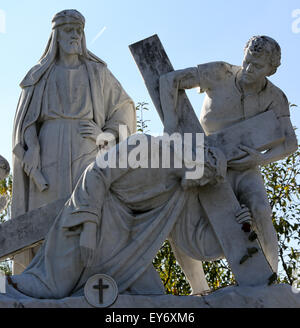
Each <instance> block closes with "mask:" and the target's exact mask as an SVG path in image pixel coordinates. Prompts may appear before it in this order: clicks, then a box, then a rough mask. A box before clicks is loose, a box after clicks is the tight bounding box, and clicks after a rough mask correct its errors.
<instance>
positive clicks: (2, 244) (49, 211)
mask: <svg viewBox="0 0 300 328" xmlns="http://www.w3.org/2000/svg"><path fill="white" fill-rule="evenodd" d="M65 202H66V199H60V200H58V201H55V202H53V203H50V204H48V205H46V206H43V207H41V208H39V209H36V210H33V211H30V212H27V213H25V214H23V215H20V216H19V217H17V218H15V219H13V220H9V221H7V222H4V223H2V224H0V259H4V258H7V257H9V256H11V255H14V254H16V253H18V251H20V250H21V249H24V248H27V247H30V246H31V245H33V244H35V243H37V242H39V241H41V240H43V239H44V238H45V236H46V234H47V233H48V231H49V229H50V227H51V226H52V224H53V222H54V220H55V218H56V216H57V214H58V213H59V211H60V210H61V209H62V208H63V205H64V204H65Z"/></svg>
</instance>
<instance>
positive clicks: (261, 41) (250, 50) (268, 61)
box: [242, 36, 281, 83]
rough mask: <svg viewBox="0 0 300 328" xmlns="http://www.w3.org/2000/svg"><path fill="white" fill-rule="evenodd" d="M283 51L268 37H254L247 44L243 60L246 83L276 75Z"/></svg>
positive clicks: (243, 76)
mask: <svg viewBox="0 0 300 328" xmlns="http://www.w3.org/2000/svg"><path fill="white" fill-rule="evenodd" d="M280 60H281V49H280V46H279V44H278V43H277V42H276V41H275V40H274V39H272V38H270V37H268V36H254V37H252V38H251V39H250V40H249V41H248V42H247V44H246V46H245V49H244V59H243V64H242V66H243V75H242V78H243V79H244V81H245V82H248V83H253V82H255V81H257V80H259V79H261V78H264V77H266V76H271V75H273V74H275V72H276V70H277V67H279V66H280Z"/></svg>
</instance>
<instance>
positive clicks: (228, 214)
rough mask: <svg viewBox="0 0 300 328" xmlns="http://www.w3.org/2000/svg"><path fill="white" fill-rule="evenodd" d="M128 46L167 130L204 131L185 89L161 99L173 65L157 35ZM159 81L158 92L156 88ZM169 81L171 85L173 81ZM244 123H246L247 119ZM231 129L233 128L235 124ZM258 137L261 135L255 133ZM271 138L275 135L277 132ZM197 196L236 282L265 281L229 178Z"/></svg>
mask: <svg viewBox="0 0 300 328" xmlns="http://www.w3.org/2000/svg"><path fill="white" fill-rule="evenodd" d="M130 50H131V52H132V54H133V57H134V59H135V60H136V64H137V65H138V67H139V69H140V71H141V74H142V76H143V78H144V81H145V84H146V86H147V89H148V92H149V94H150V95H151V98H152V101H153V103H154V104H155V106H156V109H157V112H158V113H159V114H160V117H161V118H162V122H163V124H164V126H165V130H166V132H168V133H173V132H179V131H180V132H191V131H194V132H198V133H199V132H203V130H202V128H201V126H200V123H199V120H198V119H197V117H196V115H195V112H194V110H193V108H192V106H191V105H190V103H189V101H188V100H187V97H186V94H185V92H184V90H179V92H178V95H176V97H177V98H176V99H177V101H176V102H177V107H176V108H174V102H175V101H174V97H175V96H174V97H172V96H170V98H171V99H170V102H169V103H168V101H164V102H162V99H165V97H164V94H163V93H166V94H167V96H168V94H169V93H170V94H171V91H170V90H169V85H168V80H167V79H164V80H161V76H162V75H163V74H165V73H166V71H168V72H171V71H172V66H171V64H170V60H169V59H168V57H167V54H166V52H165V51H164V49H163V46H162V44H161V42H160V40H159V38H158V37H157V35H154V36H152V37H150V38H147V39H145V40H142V41H140V42H137V43H135V44H133V45H131V46H130ZM159 81H160V88H161V90H160V92H159V88H158V85H159ZM170 85H171V88H172V87H173V83H171V84H170ZM187 117H189V119H187ZM184 118H185V119H184ZM195 120H196V121H195ZM244 125H246V126H247V122H245V123H244ZM249 125H250V129H251V122H248V126H247V127H248V129H249ZM244 128H245V126H244ZM232 129H233V130H234V126H233V127H232ZM241 131H243V128H240V129H238V133H234V132H233V133H231V132H230V134H229V137H228V139H230V140H231V141H232V142H233V140H232V139H233V136H235V137H236V139H237V142H238V139H239V138H238V137H239V134H240V133H241ZM225 134H226V133H224V135H225ZM246 134H247V133H246ZM271 135H272V133H271ZM272 137H273V136H272ZM208 139H209V137H208ZM220 139H222V135H220V138H219V139H218V138H217V139H215V137H214V139H213V140H212V141H211V142H210V141H209V144H214V142H215V141H216V140H217V141H219V143H222V142H221V141H220ZM223 139H224V136H223ZM258 139H260V138H259V137H258ZM274 139H278V136H277V138H274ZM260 141H261V139H260ZM232 142H231V143H232ZM268 142H269V141H268ZM235 145H236V144H235ZM235 145H233V146H235ZM260 146H261V145H260ZM234 148H236V147H233V149H234ZM258 148H259V147H258ZM221 149H222V148H221ZM228 152H230V151H228ZM231 152H232V149H231ZM199 200H200V202H201V204H202V206H203V208H204V211H205V213H206V215H207V218H208V220H209V221H210V223H211V225H212V227H213V230H214V232H215V233H216V235H217V238H218V240H219V242H220V244H221V246H222V249H223V251H224V254H225V257H226V258H227V260H228V263H229V265H230V267H231V269H232V271H233V273H234V275H235V279H236V280H237V281H238V283H239V285H245V286H255V285H261V284H264V283H266V282H268V278H269V277H270V276H271V275H272V269H271V267H270V265H269V263H268V262H267V260H266V258H265V256H264V254H263V253H262V251H261V247H260V245H259V244H258V242H257V241H254V242H250V241H249V240H248V236H247V235H246V234H245V233H244V232H243V231H242V230H241V227H240V225H239V224H237V222H236V213H237V212H238V210H239V208H240V204H239V202H238V201H237V198H236V196H235V194H234V193H233V191H232V188H231V187H230V185H229V182H228V181H225V182H224V183H222V184H219V185H218V186H217V187H211V186H207V187H204V188H199ZM251 247H256V248H257V249H258V250H259V252H258V253H257V254H255V255H254V256H253V258H251V259H250V260H248V261H246V262H245V263H244V264H242V265H240V263H239V262H240V260H241V258H242V257H243V256H244V255H245V254H247V248H251ZM180 264H181V266H182V267H183V270H184V271H185V272H187V273H188V272H189V270H190V268H189V267H188V266H186V267H185V266H184V264H183V263H180Z"/></svg>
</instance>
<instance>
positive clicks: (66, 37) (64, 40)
mask: <svg viewBox="0 0 300 328" xmlns="http://www.w3.org/2000/svg"><path fill="white" fill-rule="evenodd" d="M82 37H83V28H82V25H81V24H76V23H70V24H65V25H62V26H60V27H59V29H58V46H59V48H60V49H61V50H62V51H63V52H64V53H66V54H67V55H81V54H82V47H81V41H82Z"/></svg>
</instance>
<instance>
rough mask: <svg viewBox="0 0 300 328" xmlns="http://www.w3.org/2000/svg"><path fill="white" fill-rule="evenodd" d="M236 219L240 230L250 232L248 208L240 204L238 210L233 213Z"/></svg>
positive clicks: (250, 219) (250, 223)
mask: <svg viewBox="0 0 300 328" xmlns="http://www.w3.org/2000/svg"><path fill="white" fill-rule="evenodd" d="M235 216H236V221H237V222H238V223H239V224H241V225H242V230H244V231H245V232H250V230H251V226H252V213H251V211H250V210H249V208H248V207H247V206H246V205H244V204H242V205H241V208H240V210H239V211H238V212H237V213H236V214H235Z"/></svg>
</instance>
